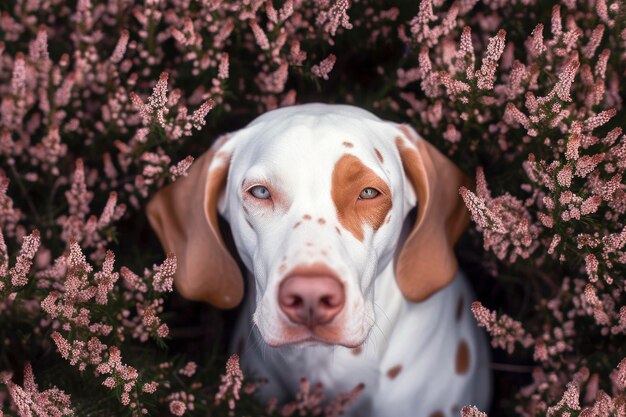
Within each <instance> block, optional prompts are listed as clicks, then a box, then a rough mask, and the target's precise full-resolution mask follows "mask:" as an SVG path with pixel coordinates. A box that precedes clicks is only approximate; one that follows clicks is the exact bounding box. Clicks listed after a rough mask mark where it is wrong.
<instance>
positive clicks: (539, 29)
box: [527, 23, 546, 58]
mask: <svg viewBox="0 0 626 417" xmlns="http://www.w3.org/2000/svg"><path fill="white" fill-rule="evenodd" d="M527 45H528V52H529V53H530V56H532V57H533V58H537V57H538V56H540V55H541V54H543V53H544V52H545V51H546V46H545V45H544V44H543V25H542V24H541V23H539V24H538V25H537V26H535V28H534V29H533V32H532V34H531V35H530V37H529V38H528V41H527Z"/></svg>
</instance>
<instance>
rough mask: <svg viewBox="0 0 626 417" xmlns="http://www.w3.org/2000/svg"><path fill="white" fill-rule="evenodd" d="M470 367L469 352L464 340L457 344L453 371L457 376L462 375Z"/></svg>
mask: <svg viewBox="0 0 626 417" xmlns="http://www.w3.org/2000/svg"><path fill="white" fill-rule="evenodd" d="M469 365H470V352H469V346H467V342H466V341H465V340H461V341H460V342H459V346H458V347H457V348H456V360H455V371H456V373H457V374H459V375H462V374H464V373H466V372H467V371H468V370H469Z"/></svg>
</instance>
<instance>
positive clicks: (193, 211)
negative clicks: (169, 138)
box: [147, 137, 243, 308]
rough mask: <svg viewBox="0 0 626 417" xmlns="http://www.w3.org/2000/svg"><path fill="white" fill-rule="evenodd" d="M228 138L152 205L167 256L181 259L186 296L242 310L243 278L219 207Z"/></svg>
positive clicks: (179, 279) (180, 285) (179, 283)
mask: <svg viewBox="0 0 626 417" xmlns="http://www.w3.org/2000/svg"><path fill="white" fill-rule="evenodd" d="M227 140H228V139H227V138H225V137H224V138H222V140H218V142H217V143H216V144H215V145H213V147H212V148H211V149H210V150H208V151H207V152H205V153H204V154H203V155H202V156H201V157H200V158H198V159H197V160H196V161H195V162H194V163H193V165H192V166H191V168H190V169H189V172H188V174H187V176H186V177H183V178H179V179H178V180H176V182H174V183H173V184H171V185H169V186H167V187H165V188H164V189H162V190H160V191H158V192H157V193H156V194H155V195H154V196H153V197H152V199H151V200H150V202H149V203H148V208H147V214H148V219H149V221H150V225H151V226H152V228H153V229H154V231H155V232H156V234H157V236H158V237H159V240H160V241H161V244H162V245H163V247H164V248H165V250H166V251H167V252H174V254H175V255H176V257H177V264H178V266H177V269H176V275H175V276H174V282H175V284H176V288H177V289H178V291H179V292H180V294H181V295H182V296H183V297H185V298H188V299H190V300H197V301H206V302H208V303H210V304H212V305H214V306H215V307H218V308H232V307H235V306H237V305H238V304H239V303H240V302H241V299H242V297H243V279H242V277H241V271H240V270H239V267H238V266H237V263H236V262H235V260H234V259H233V258H232V256H231V255H230V253H229V252H228V250H227V249H226V246H225V245H224V240H223V238H222V236H221V234H220V231H219V226H218V217H217V202H218V199H219V194H220V191H221V190H223V189H224V187H225V185H226V179H227V176H228V168H229V165H230V157H231V155H230V153H228V152H225V151H223V147H224V143H226V142H227Z"/></svg>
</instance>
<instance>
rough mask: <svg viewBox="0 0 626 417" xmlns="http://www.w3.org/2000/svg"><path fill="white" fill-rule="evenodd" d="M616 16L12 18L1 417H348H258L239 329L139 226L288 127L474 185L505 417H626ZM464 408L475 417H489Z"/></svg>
mask: <svg viewBox="0 0 626 417" xmlns="http://www.w3.org/2000/svg"><path fill="white" fill-rule="evenodd" d="M625 75H626V5H625V4H624V3H623V2H621V1H619V0H578V1H576V0H562V1H561V2H558V1H541V0H484V1H477V0H456V1H444V0H413V1H410V2H409V1H384V0H352V1H349V0H337V1H334V0H315V1H304V0H285V1H282V0H243V1H230V0H228V1H227V0H224V1H222V0H145V1H140V0H3V1H2V2H0V100H1V102H0V232H1V233H0V346H1V347H0V416H4V415H6V416H22V417H24V416H66V415H75V416H110V415H120V416H123V415H128V416H136V415H153V416H168V415H176V416H180V415H189V416H191V415H196V416H205V415H208V413H210V415H214V416H221V415H224V416H225V415H229V416H261V415H267V416H274V415H281V416H291V415H320V416H337V415H340V414H341V413H342V412H343V410H344V409H345V408H346V407H348V406H349V404H350V401H351V400H352V399H354V398H355V397H356V396H358V394H359V392H360V389H361V388H362V387H355V389H354V390H353V391H352V392H348V393H345V394H342V395H340V396H338V397H337V398H323V395H322V391H321V387H320V386H319V385H315V384H313V382H314V381H311V382H309V381H307V380H305V379H303V380H302V381H301V385H300V387H299V390H300V391H299V394H298V395H297V396H296V398H294V399H293V401H292V402H290V403H287V404H277V403H276V402H272V401H271V402H270V403H269V404H258V403H256V402H255V400H254V398H253V393H254V391H255V389H256V387H257V386H258V385H259V384H263V381H257V380H252V379H246V376H245V375H243V374H242V372H241V370H240V368H239V360H238V357H237V355H233V356H231V357H229V355H228V349H227V346H228V338H229V335H230V332H231V328H232V324H233V321H234V317H235V316H236V311H229V312H220V311H217V310H215V309H212V308H210V307H208V306H206V305H202V304H198V303H190V302H187V301H184V300H182V299H180V298H179V297H178V296H177V295H176V294H174V293H172V276H173V274H174V272H175V270H176V257H175V254H164V253H163V252H162V250H161V248H160V246H159V245H158V242H157V239H156V237H155V236H154V234H153V233H152V232H151V230H150V228H149V226H148V224H147V220H146V218H145V215H144V207H145V204H146V202H147V200H148V198H149V197H150V195H151V194H152V193H153V192H154V191H155V190H157V189H159V188H160V187H162V186H164V185H166V184H168V183H171V182H172V181H176V179H177V178H178V177H180V176H184V175H186V171H187V169H188V168H189V166H190V165H191V163H192V161H193V158H194V157H197V156H199V155H200V154H201V153H202V152H203V151H204V150H205V149H207V148H208V147H209V146H210V144H211V143H212V140H213V139H214V138H216V137H217V136H219V135H220V134H222V133H225V132H228V131H232V130H236V129H237V128H240V127H242V126H244V125H245V124H247V123H248V122H249V121H250V120H252V119H253V118H254V117H255V116H257V115H259V114H261V113H263V112H265V111H267V110H271V109H274V108H277V107H280V106H288V105H292V104H296V103H306V102H311V101H323V102H333V103H350V104H355V105H358V106H361V107H364V108H366V109H369V110H371V111H373V112H374V113H376V114H377V115H379V116H380V117H383V118H387V119H390V120H394V121H397V122H405V123H410V124H412V125H413V126H414V127H415V128H416V130H417V131H418V132H420V133H421V134H422V135H423V136H424V138H426V139H427V140H428V141H430V142H431V143H433V144H434V145H436V146H437V147H438V148H439V149H440V150H441V151H442V152H444V153H446V154H447V155H449V157H450V158H451V159H453V160H454V161H455V162H456V163H457V164H458V165H459V166H460V167H461V168H462V169H463V170H464V171H465V172H466V173H468V174H470V175H472V176H474V177H475V178H476V182H477V186H476V188H475V189H474V190H469V189H465V188H462V189H461V190H459V192H460V194H461V196H462V198H463V200H464V201H465V203H466V205H467V207H468V210H469V211H470V212H471V215H472V218H473V220H474V223H473V224H472V228H471V230H470V231H469V233H467V234H466V235H465V236H464V238H463V239H462V241H461V242H460V244H459V247H458V256H459V258H460V262H461V265H462V267H463V268H464V269H465V271H467V272H468V274H469V275H470V277H471V278H472V280H473V282H474V284H475V288H476V292H477V300H475V302H474V303H473V304H472V312H473V313H474V316H475V317H476V320H477V323H478V324H479V325H481V326H483V327H485V328H486V330H487V331H488V332H489V334H490V336H491V340H492V345H493V346H494V352H493V363H492V368H493V371H494V375H495V379H496V385H495V389H496V390H495V398H494V404H493V407H492V409H491V410H490V413H489V415H491V416H504V415H507V416H510V415H521V416H544V415H545V416H585V417H591V416H606V417H608V416H626V337H625V336H626V282H625V272H626V251H625V245H626V187H625V182H624V178H623V175H624V171H625V170H626V136H625V135H624V133H623V131H622V129H623V127H624V125H626V117H625V115H626V112H625V111H624V108H623V101H624V99H625V96H626V93H625V92H626V81H624V77H625ZM484 411H488V410H477V409H475V408H473V407H470V406H469V405H467V406H466V407H464V408H463V409H462V410H460V414H462V415H463V416H464V417H470V416H483V415H484V414H483V413H482V412H484Z"/></svg>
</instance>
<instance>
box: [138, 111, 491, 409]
mask: <svg viewBox="0 0 626 417" xmlns="http://www.w3.org/2000/svg"><path fill="white" fill-rule="evenodd" d="M462 185H465V186H470V181H469V179H468V178H467V177H466V176H465V175H464V174H463V173H462V172H461V171H460V170H459V169H458V168H457V167H456V166H455V165H454V164H453V163H452V162H451V161H450V160H449V159H447V158H446V157H445V156H443V155H442V154H441V153H440V152H439V151H437V150H436V149H435V148H434V147H433V146H432V145H430V144H429V143H428V142H426V141H425V140H423V139H422V138H421V137H420V136H419V135H418V134H417V133H416V132H415V131H414V130H413V129H412V128H411V127H409V126H408V125H403V124H397V123H392V122H389V121H385V120H381V119H379V118H378V117H376V116H375V115H373V114H372V113H370V112H368V111H366V110H363V109H360V108H358V107H354V106H348V105H327V104H304V105H297V106H292V107H286V108H281V109H277V110H273V111H270V112H268V113H265V114H263V115H261V116H260V117H258V118H257V119H255V120H254V121H252V122H251V123H250V124H249V125H247V126H246V127H244V128H243V129H241V130H239V131H237V132H235V133H232V134H227V135H224V136H222V137H220V138H219V139H218V140H217V141H216V143H215V144H214V145H213V146H212V147H211V149H210V150H208V151H207V152H206V153H204V154H203V155H202V156H201V157H200V158H199V159H198V160H197V161H195V163H194V164H193V165H192V167H191V168H190V171H189V173H188V176H187V177H185V178H182V179H179V180H177V181H176V182H175V183H174V184H172V185H170V186H168V187H166V188H164V189H162V190H160V191H158V192H157V193H156V194H155V195H154V197H153V198H152V199H151V201H150V202H149V204H148V208H147V214H148V218H149V221H150V223H151V225H152V227H153V229H154V230H155V231H156V234H157V235H158V238H159V239H160V241H161V243H162V245H163V246H164V248H165V249H166V250H167V251H171V252H174V253H175V254H176V256H177V258H178V269H177V272H176V275H175V284H176V287H177V289H178V291H179V292H180V294H181V295H182V296H184V297H186V298H188V299H191V300H202V301H205V302H208V303H210V304H212V305H214V306H216V307H218V308H226V309H227V308H233V307H235V306H238V305H239V304H240V302H241V301H242V299H243V298H244V280H243V278H242V273H241V270H240V268H239V267H238V265H237V262H236V261H235V259H234V258H233V256H231V254H230V253H229V251H228V250H227V248H226V245H225V243H224V239H223V237H222V235H221V234H220V229H219V225H218V215H221V216H223V218H224V219H225V220H226V221H227V222H228V224H229V225H230V228H231V231H232V236H233V239H234V244H235V246H236V249H237V252H238V254H239V256H240V258H241V262H242V263H243V265H244V266H245V269H246V270H247V271H248V272H249V274H248V278H249V280H248V283H249V285H248V289H247V295H246V299H245V302H244V305H243V307H242V312H241V315H240V319H239V322H238V324H237V327H236V331H235V342H234V345H235V346H238V347H239V350H240V351H241V356H242V357H241V361H242V367H243V369H244V371H245V372H246V374H247V375H248V376H252V377H258V378H266V379H267V381H268V383H267V384H266V385H264V386H263V388H262V389H261V392H260V395H261V397H262V398H264V399H269V398H272V397H275V398H277V399H278V400H285V399H286V398H288V396H290V395H293V394H294V393H295V392H296V391H297V390H298V386H299V381H300V378H302V377H306V378H307V379H308V380H309V381H310V382H312V383H313V382H319V383H321V384H322V385H323V388H324V392H325V393H326V394H327V395H335V394H337V393H341V392H348V391H350V390H351V389H352V388H354V387H355V386H357V385H359V384H363V385H362V387H363V392H362V394H361V395H360V397H359V399H358V400H357V401H356V402H355V403H354V404H353V405H352V407H351V408H350V409H349V410H348V415H352V416H375V417H404V416H407V417H408V416H411V417H415V416H418V417H419V416H433V417H434V416H436V417H442V416H452V415H457V414H458V411H459V409H460V408H461V407H462V406H464V405H467V404H473V405H477V406H478V407H479V408H481V409H483V410H484V409H486V408H487V407H488V406H489V402H490V396H491V374H490V372H489V348H488V345H487V340H486V337H485V335H484V334H483V333H482V332H481V331H480V330H479V329H478V327H477V326H476V324H475V321H474V319H473V317H472V315H471V312H470V309H469V307H470V303H471V301H472V300H474V296H473V294H472V290H471V288H470V286H469V284H468V282H467V280H466V278H465V277H464V276H463V274H462V272H460V271H459V270H458V264H457V260H456V257H455V255H454V251H453V246H454V244H455V242H456V241H457V239H458V238H459V236H460V235H461V234H462V232H463V231H464V229H465V228H466V227H467V225H468V222H469V217H468V213H467V210H466V208H465V206H464V205H463V202H462V200H461V198H460V197H459V194H458V190H459V187H460V186H462Z"/></svg>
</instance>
